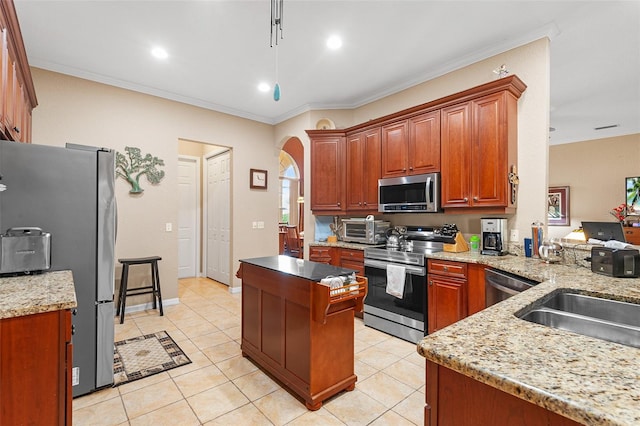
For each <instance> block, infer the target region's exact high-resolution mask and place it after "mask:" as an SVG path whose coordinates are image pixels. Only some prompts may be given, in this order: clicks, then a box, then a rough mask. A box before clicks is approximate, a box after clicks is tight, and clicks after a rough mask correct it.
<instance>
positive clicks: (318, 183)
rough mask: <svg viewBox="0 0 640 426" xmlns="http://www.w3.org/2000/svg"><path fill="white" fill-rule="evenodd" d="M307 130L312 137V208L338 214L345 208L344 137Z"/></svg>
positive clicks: (340, 134) (321, 211)
mask: <svg viewBox="0 0 640 426" xmlns="http://www.w3.org/2000/svg"><path fill="white" fill-rule="evenodd" d="M318 132H320V131H311V130H308V131H307V133H308V134H309V136H310V138H311V210H313V211H314V213H316V214H318V213H320V214H322V213H324V214H339V213H341V212H343V211H344V207H345V195H346V193H345V179H344V173H345V137H344V134H343V133H331V132H324V133H322V132H320V133H318Z"/></svg>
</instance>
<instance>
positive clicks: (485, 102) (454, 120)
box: [441, 76, 526, 213]
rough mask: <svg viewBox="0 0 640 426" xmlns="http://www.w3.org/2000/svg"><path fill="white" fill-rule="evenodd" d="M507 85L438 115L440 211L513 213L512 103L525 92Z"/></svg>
mask: <svg viewBox="0 0 640 426" xmlns="http://www.w3.org/2000/svg"><path fill="white" fill-rule="evenodd" d="M504 80H507V79H504ZM499 82H501V81H500V80H498V83H499ZM509 82H514V84H508V85H507V86H506V87H505V88H504V89H502V90H499V91H497V92H494V93H490V94H487V95H485V96H481V97H478V98H475V99H470V100H468V101H467V102H463V103H460V104H454V105H451V106H447V107H445V108H443V109H442V128H441V130H442V132H441V150H442V157H441V161H442V164H441V166H442V206H443V207H444V208H445V209H446V210H447V212H449V213H457V212H459V213H463V212H478V213H513V212H514V211H515V197H513V196H512V188H511V184H510V182H509V173H510V171H511V170H512V167H514V166H517V147H518V145H517V102H518V98H519V97H520V94H521V93H522V92H523V91H524V88H525V87H526V86H524V84H523V83H522V82H521V81H520V80H517V77H515V76H514V77H510V80H509ZM504 83H507V82H506V81H505V82H504Z"/></svg>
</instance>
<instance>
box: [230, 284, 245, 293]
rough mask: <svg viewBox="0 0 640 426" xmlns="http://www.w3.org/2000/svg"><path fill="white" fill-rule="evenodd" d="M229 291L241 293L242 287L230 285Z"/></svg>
mask: <svg viewBox="0 0 640 426" xmlns="http://www.w3.org/2000/svg"><path fill="white" fill-rule="evenodd" d="M229 293H231V294H238V293H242V287H231V286H229Z"/></svg>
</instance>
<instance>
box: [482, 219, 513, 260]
mask: <svg viewBox="0 0 640 426" xmlns="http://www.w3.org/2000/svg"><path fill="white" fill-rule="evenodd" d="M480 224H481V228H482V251H481V253H482V254H488V255H491V256H504V255H505V254H507V246H506V243H507V219H500V218H495V217H487V218H482V219H480Z"/></svg>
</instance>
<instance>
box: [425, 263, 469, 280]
mask: <svg viewBox="0 0 640 426" xmlns="http://www.w3.org/2000/svg"><path fill="white" fill-rule="evenodd" d="M428 264H429V269H428V270H429V273H430V274H438V275H445V276H448V277H457V278H467V264H466V263H461V262H451V261H449V260H434V259H429V262H428Z"/></svg>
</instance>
